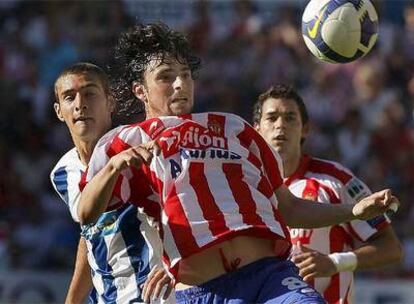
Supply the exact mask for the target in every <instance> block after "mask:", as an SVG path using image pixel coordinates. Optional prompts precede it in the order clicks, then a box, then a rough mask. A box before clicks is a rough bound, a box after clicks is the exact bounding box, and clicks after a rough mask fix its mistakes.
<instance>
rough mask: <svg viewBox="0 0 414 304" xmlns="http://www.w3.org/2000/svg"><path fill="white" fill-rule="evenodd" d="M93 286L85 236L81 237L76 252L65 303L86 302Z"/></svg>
mask: <svg viewBox="0 0 414 304" xmlns="http://www.w3.org/2000/svg"><path fill="white" fill-rule="evenodd" d="M91 288H92V277H91V268H90V267H89V264H88V258H87V249H86V242H85V239H84V238H83V237H81V238H80V239H79V245H78V252H77V254H76V264H75V270H74V272H73V276H72V280H71V282H70V286H69V290H68V294H67V295H66V300H65V304H78V303H85V301H86V298H87V297H88V294H89V292H90V290H91Z"/></svg>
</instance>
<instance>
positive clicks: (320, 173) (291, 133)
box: [253, 85, 402, 303]
mask: <svg viewBox="0 0 414 304" xmlns="http://www.w3.org/2000/svg"><path fill="white" fill-rule="evenodd" d="M253 120H254V125H255V127H256V129H257V130H258V131H259V132H260V133H261V135H262V136H263V137H264V138H265V139H266V141H267V142H268V143H269V144H270V145H272V146H273V147H274V148H275V149H276V151H278V152H279V154H280V156H281V158H282V160H283V168H284V176H283V177H284V183H285V185H286V186H288V187H289V190H290V191H291V192H292V193H293V194H294V195H296V196H298V197H301V198H303V199H311V200H314V201H318V202H321V203H324V204H351V205H355V204H357V202H358V201H359V200H361V199H362V198H364V197H366V196H368V195H369V194H370V193H371V191H370V190H369V189H368V188H367V186H366V185H365V184H364V183H363V182H362V181H360V180H359V179H358V178H357V177H355V176H354V175H353V174H352V173H351V172H350V171H349V170H348V169H346V168H344V167H343V166H342V165H340V164H338V163H336V162H332V161H327V160H323V159H318V158H314V157H311V156H308V155H303V153H302V144H303V142H304V140H305V138H306V136H307V135H308V132H309V121H308V120H309V118H308V113H307V110H306V106H305V104H304V102H303V100H302V98H301V97H300V96H299V94H298V93H297V92H296V91H295V90H294V89H293V88H292V87H288V86H285V85H276V86H274V87H271V88H269V89H268V90H267V91H266V92H264V93H263V94H261V95H260V96H259V98H258V100H257V102H256V103H255V105H254V113H253ZM290 236H291V241H292V244H293V245H294V246H295V247H296V248H294V251H293V252H294V253H295V254H294V256H293V258H292V260H293V261H294V262H295V264H296V265H297V266H298V268H299V269H300V275H301V276H302V277H303V278H304V280H305V281H307V282H311V283H312V285H313V286H314V287H315V288H316V290H318V291H319V292H320V293H321V294H322V295H323V296H324V298H325V299H326V300H327V301H328V303H352V293H353V287H352V285H353V284H352V283H353V271H355V270H357V269H371V268H375V267H379V266H385V265H388V264H391V263H396V262H399V261H400V260H401V255H402V252H401V244H400V242H399V241H398V239H397V237H396V235H395V234H394V231H393V229H392V227H391V226H390V224H389V219H388V218H387V217H386V216H384V215H380V216H378V217H376V218H373V219H371V220H368V221H360V220H354V221H349V222H346V223H342V224H339V225H333V226H328V227H324V228H319V229H300V228H299V229H298V228H292V229H290ZM357 244H361V245H359V246H357Z"/></svg>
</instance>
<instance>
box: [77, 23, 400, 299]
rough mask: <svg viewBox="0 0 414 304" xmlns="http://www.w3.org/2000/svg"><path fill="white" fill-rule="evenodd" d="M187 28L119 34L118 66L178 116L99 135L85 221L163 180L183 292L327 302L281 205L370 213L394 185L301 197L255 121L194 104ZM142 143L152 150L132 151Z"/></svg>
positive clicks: (295, 215)
mask: <svg viewBox="0 0 414 304" xmlns="http://www.w3.org/2000/svg"><path fill="white" fill-rule="evenodd" d="M180 36H181V35H180V34H179V33H177V32H174V31H171V30H170V29H168V28H167V27H165V26H162V25H147V26H141V25H138V26H136V27H135V28H133V29H132V30H131V31H129V32H128V33H126V34H125V35H123V36H122V37H121V40H120V47H119V51H121V53H122V54H124V55H125V57H129V59H128V60H126V61H127V62H131V63H133V64H130V65H129V66H126V65H124V67H125V68H126V70H127V71H125V73H121V74H120V75H123V77H121V78H120V84H121V83H123V84H124V85H123V86H122V85H121V86H120V87H121V88H123V90H122V91H126V89H125V88H128V87H129V88H130V87H132V91H133V92H134V93H135V96H137V97H138V98H139V99H141V100H143V101H144V104H145V108H146V113H147V117H151V116H152V117H154V115H152V114H153V113H157V110H158V109H169V110H170V114H171V115H177V114H179V115H181V116H179V117H177V116H170V117H160V118H152V119H149V120H147V121H145V122H143V123H141V124H135V125H130V126H128V127H125V128H124V129H122V130H121V131H120V132H118V133H117V134H116V135H115V136H105V137H104V138H103V139H102V140H101V141H100V142H99V143H98V145H97V148H96V149H95V151H94V154H93V156H92V158H91V162H90V165H89V167H88V171H87V174H86V177H85V182H86V187H85V188H84V190H83V193H82V195H81V203H80V204H79V208H78V215H79V218H80V220H81V222H83V223H89V222H93V221H94V220H95V219H96V217H97V216H98V215H99V212H95V210H104V209H105V208H107V206H108V205H109V206H111V205H113V204H119V203H120V202H125V201H130V202H131V203H134V204H137V205H138V206H140V207H145V206H147V205H148V203H149V202H148V201H146V200H145V196H146V195H147V196H152V195H153V194H154V193H153V192H155V193H156V194H158V195H159V196H160V201H159V206H160V208H161V214H160V222H161V223H162V227H161V228H162V235H163V244H164V261H165V263H167V265H168V266H169V269H170V271H171V272H172V273H173V274H174V276H175V278H176V279H177V280H178V282H180V284H179V285H177V286H176V287H177V289H180V290H178V291H177V292H176V297H177V302H178V303H195V302H197V303H212V302H214V303H224V302H230V303H231V302H233V303H282V302H284V301H286V303H294V302H297V303H325V301H324V300H323V299H322V298H321V297H320V295H319V294H318V293H316V292H315V291H314V290H313V289H312V288H310V287H309V286H308V284H306V283H305V282H304V281H303V280H302V279H301V278H300V277H299V275H298V274H297V271H296V270H297V268H296V267H295V266H294V264H293V263H291V262H289V261H287V260H286V257H287V255H288V253H289V248H290V240H289V232H288V230H287V227H286V225H285V224H284V220H283V218H282V216H281V214H283V216H284V217H285V218H286V220H287V222H288V223H289V225H290V226H292V227H300V226H305V227H315V226H317V227H319V226H326V225H331V224H335V223H338V222H341V221H346V220H351V219H354V218H356V217H358V218H362V219H366V218H370V217H374V216H376V215H378V214H380V213H382V212H384V211H385V210H386V209H387V208H388V207H389V206H390V204H391V203H396V204H398V200H397V199H396V198H395V197H394V196H392V194H391V192H390V191H389V190H384V191H381V192H377V193H374V194H373V195H371V196H370V197H367V198H365V199H363V200H362V201H360V202H359V203H358V204H357V205H356V206H345V205H343V206H342V205H341V206H329V205H322V204H318V205H316V204H309V203H308V202H306V201H304V200H301V199H299V198H296V197H294V196H293V195H292V194H291V193H290V192H289V191H288V190H287V188H286V186H284V185H283V180H282V177H281V176H282V174H281V172H282V170H283V169H282V163H281V161H280V159H279V156H278V155H277V153H276V152H275V151H274V150H273V149H272V148H271V147H270V146H269V145H268V144H267V143H266V142H265V141H264V139H263V138H262V137H261V136H260V135H259V134H258V133H257V132H256V131H255V130H254V129H253V127H251V126H250V125H249V124H247V123H246V122H245V121H243V120H242V119H241V118H239V117H237V116H235V115H231V114H220V113H203V114H193V115H189V114H187V113H188V112H189V109H190V108H191V105H192V103H193V97H192V95H193V86H194V83H193V75H194V74H193V72H194V71H195V63H196V61H193V59H194V57H193V56H191V53H190V51H189V50H188V49H183V48H180V49H179V50H176V49H172V48H171V45H172V43H171V40H174V39H176V38H177V37H180ZM132 37H133V39H132ZM131 39H132V40H133V41H134V43H131ZM138 41H139V43H138ZM183 43H184V42H183ZM182 45H183V44H181V46H182ZM134 56H135V60H131V58H130V57H134ZM118 57H119V58H122V56H118ZM118 66H122V65H119V64H118ZM154 139H156V140H157V143H158V144H157V143H156V142H155V141H154ZM142 143H146V145H145V146H143V144H142ZM136 147H140V149H143V148H145V149H146V150H147V152H148V153H147V155H145V156H143V155H141V156H138V155H136V153H135V149H136ZM154 154H155V155H157V156H155V157H154V156H153V155H154ZM151 160H152V161H151ZM144 164H146V165H144ZM309 214H313V215H314V217H310V216H309Z"/></svg>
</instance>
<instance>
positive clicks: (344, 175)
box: [308, 157, 354, 184]
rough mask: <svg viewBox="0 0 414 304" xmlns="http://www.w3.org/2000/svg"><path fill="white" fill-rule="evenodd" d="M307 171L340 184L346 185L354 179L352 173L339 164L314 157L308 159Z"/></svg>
mask: <svg viewBox="0 0 414 304" xmlns="http://www.w3.org/2000/svg"><path fill="white" fill-rule="evenodd" d="M308 171H309V172H312V173H315V174H323V175H324V176H326V177H327V178H332V179H336V180H339V181H340V182H341V183H342V184H346V183H348V182H349V181H350V180H352V179H353V178H354V175H353V173H352V172H351V171H350V170H349V169H348V168H346V167H345V166H344V165H342V164H340V163H339V162H336V161H333V160H327V159H322V158H316V157H311V158H310V161H309V165H308Z"/></svg>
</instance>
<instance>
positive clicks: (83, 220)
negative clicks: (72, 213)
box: [78, 205, 95, 226]
mask: <svg viewBox="0 0 414 304" xmlns="http://www.w3.org/2000/svg"><path fill="white" fill-rule="evenodd" d="M78 218H79V223H80V224H81V225H82V226H83V225H88V224H91V223H93V222H94V221H95V216H94V215H93V214H92V212H89V211H88V210H85V208H82V207H81V205H80V206H79V208H78Z"/></svg>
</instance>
